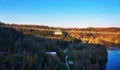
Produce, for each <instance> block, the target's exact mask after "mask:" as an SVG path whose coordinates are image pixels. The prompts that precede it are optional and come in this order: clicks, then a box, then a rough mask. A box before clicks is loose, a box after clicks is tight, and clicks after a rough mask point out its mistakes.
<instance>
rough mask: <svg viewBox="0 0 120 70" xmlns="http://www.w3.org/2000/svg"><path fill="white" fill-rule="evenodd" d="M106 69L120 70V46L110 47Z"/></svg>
mask: <svg viewBox="0 0 120 70" xmlns="http://www.w3.org/2000/svg"><path fill="white" fill-rule="evenodd" d="M106 70H120V48H118V47H111V48H109V49H108V63H107V66H106Z"/></svg>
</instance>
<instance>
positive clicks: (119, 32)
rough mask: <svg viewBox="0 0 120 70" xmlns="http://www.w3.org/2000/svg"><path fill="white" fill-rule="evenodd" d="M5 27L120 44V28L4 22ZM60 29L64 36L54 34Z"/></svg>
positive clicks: (39, 34) (103, 43)
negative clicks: (59, 26)
mask: <svg viewBox="0 0 120 70" xmlns="http://www.w3.org/2000/svg"><path fill="white" fill-rule="evenodd" d="M2 26H4V27H10V28H14V29H15V30H17V31H20V32H23V33H24V34H27V35H29V34H31V35H34V36H37V37H47V38H52V39H53V38H56V39H62V38H63V37H65V36H66V37H67V38H68V37H72V38H77V39H80V40H82V41H83V43H89V44H92V43H93V44H94V43H95V44H102V45H106V46H112V45H116V46H117V45H120V28H115V27H111V28H92V27H91V28H56V27H49V26H37V25H15V24H11V25H10V24H4V25H2ZM57 29H59V30H61V31H62V32H63V35H62V36H56V35H54V32H55V31H56V30H57Z"/></svg>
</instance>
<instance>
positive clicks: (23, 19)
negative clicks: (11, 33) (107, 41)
mask: <svg viewBox="0 0 120 70" xmlns="http://www.w3.org/2000/svg"><path fill="white" fill-rule="evenodd" d="M0 21H1V22H5V23H10V24H32V25H47V26H55V27H73V28H74V27H77V28H82V27H83V28H84V27H120V0H0Z"/></svg>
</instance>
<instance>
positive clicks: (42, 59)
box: [0, 24, 107, 70]
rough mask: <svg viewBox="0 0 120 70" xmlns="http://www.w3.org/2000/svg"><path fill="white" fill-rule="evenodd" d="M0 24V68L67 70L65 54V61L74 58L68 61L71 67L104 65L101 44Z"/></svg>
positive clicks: (90, 69)
mask: <svg viewBox="0 0 120 70" xmlns="http://www.w3.org/2000/svg"><path fill="white" fill-rule="evenodd" d="M0 25H1V26H0V70H67V66H66V61H65V57H66V56H68V59H67V61H68V62H69V61H72V62H73V64H69V66H70V69H71V70H101V69H104V68H105V64H106V62H107V50H106V48H105V47H104V46H103V45H100V44H87V43H84V44H83V43H82V41H81V40H80V39H77V38H74V37H71V36H70V35H68V34H67V36H61V35H60V36H56V35H53V36H54V37H51V36H52V35H51V32H50V33H49V31H48V32H45V31H43V32H39V31H38V32H37V31H36V30H29V29H26V30H24V29H22V27H21V26H20V28H13V27H11V26H10V25H9V27H8V25H4V24H0ZM3 25H4V26H3ZM17 26H18V25H17ZM17 26H16V27H17ZM23 27H24V26H23ZM32 32H35V33H32ZM36 34H38V35H40V36H36ZM58 37H59V39H58ZM65 51H66V52H65ZM46 52H56V54H54V55H53V54H48V53H46Z"/></svg>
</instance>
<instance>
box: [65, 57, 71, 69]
mask: <svg viewBox="0 0 120 70" xmlns="http://www.w3.org/2000/svg"><path fill="white" fill-rule="evenodd" d="M67 60H68V56H65V62H66V66H67V69H68V70H70V66H69V63H68V61H67Z"/></svg>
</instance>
